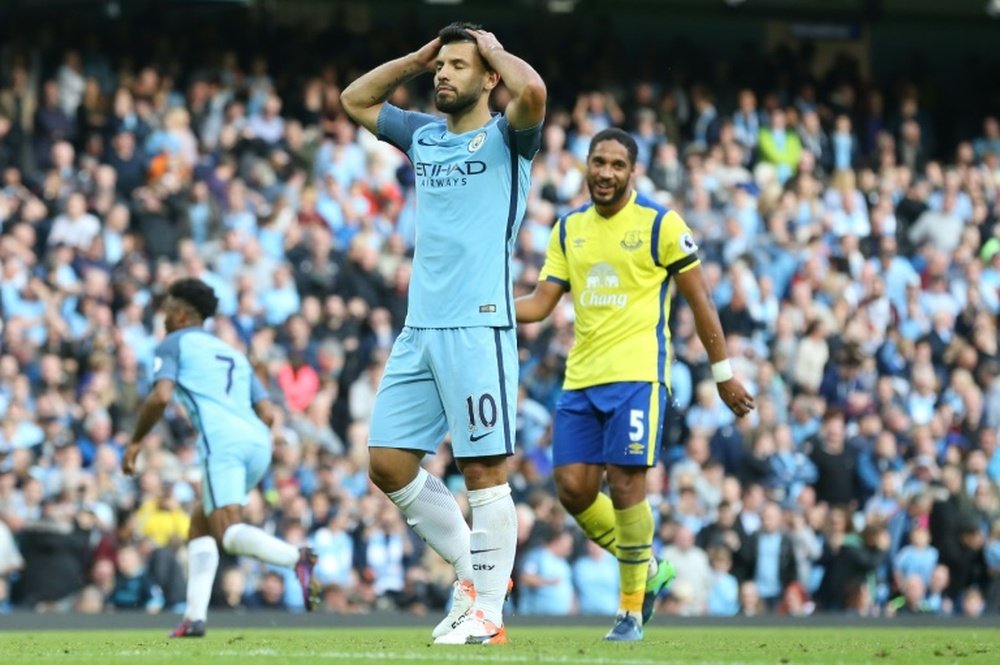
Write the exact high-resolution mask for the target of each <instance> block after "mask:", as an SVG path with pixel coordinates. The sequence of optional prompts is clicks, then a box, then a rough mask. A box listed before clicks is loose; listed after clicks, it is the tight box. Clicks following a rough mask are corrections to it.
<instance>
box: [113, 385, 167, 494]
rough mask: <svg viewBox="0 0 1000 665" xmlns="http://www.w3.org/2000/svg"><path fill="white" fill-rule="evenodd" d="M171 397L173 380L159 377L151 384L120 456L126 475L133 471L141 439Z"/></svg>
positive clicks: (160, 415) (151, 427) (161, 414)
mask: <svg viewBox="0 0 1000 665" xmlns="http://www.w3.org/2000/svg"><path fill="white" fill-rule="evenodd" d="M173 397H174V382H173V381H171V380H170V379H160V380H159V381H157V382H156V384H154V385H153V391H152V392H151V393H149V396H148V397H146V401H144V402H143V403H142V406H141V407H140V408H139V420H138V421H137V422H136V424H135V431H134V432H133V433H132V438H131V439H130V440H129V443H128V446H127V447H126V448H125V454H124V455H123V456H122V471H123V472H124V473H125V474H126V475H129V476H130V475H132V474H133V473H135V459H136V457H138V456H139V450H141V448H142V440H143V439H144V438H146V435H147V434H149V432H150V430H152V429H153V427H154V426H155V425H156V423H158V422H159V421H160V418H162V417H163V412H164V411H165V410H166V408H167V405H168V404H170V400H171V399H173Z"/></svg>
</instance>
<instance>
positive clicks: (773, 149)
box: [757, 109, 802, 183]
mask: <svg viewBox="0 0 1000 665" xmlns="http://www.w3.org/2000/svg"><path fill="white" fill-rule="evenodd" d="M770 120H771V121H770V126H769V127H762V128H761V130H760V134H759V136H758V139H757V140H758V142H759V144H760V155H761V160H762V161H764V162H766V163H768V164H773V165H774V167H775V168H776V169H777V175H778V180H779V181H780V182H782V183H784V182H785V181H786V180H788V179H789V178H791V177H792V176H794V175H795V173H796V171H797V169H798V165H799V154H800V153H801V152H802V144H801V142H800V141H799V137H798V135H797V134H796V133H795V132H794V131H792V130H789V129H787V127H786V124H785V122H786V119H785V112H784V111H783V110H781V109H775V110H774V111H772V112H771V119H770Z"/></svg>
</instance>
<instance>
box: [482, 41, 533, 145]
mask: <svg viewBox="0 0 1000 665" xmlns="http://www.w3.org/2000/svg"><path fill="white" fill-rule="evenodd" d="M469 34H471V35H472V36H473V37H475V38H476V45H477V46H478V47H479V53H480V54H481V55H482V56H483V59H484V60H486V62H487V63H488V64H489V66H490V67H491V68H492V69H493V71H495V72H496V73H497V74H499V75H500V80H501V81H503V84H504V85H505V86H507V89H508V90H509V91H510V95H511V101H510V104H509V105H508V106H507V109H506V111H505V115H506V116H507V121H508V122H509V123H510V126H511V127H513V128H514V129H528V128H529V127H534V126H536V125H537V124H538V123H540V122H541V121H542V119H543V118H544V117H545V99H546V96H547V94H548V93H547V92H546V90H545V81H543V80H542V77H541V76H539V75H538V72H536V71H535V69H534V68H533V67H532V66H531V65H529V64H528V63H527V62H525V61H524V60H522V59H521V58H519V57H517V56H516V55H513V54H512V53H509V52H507V51H505V50H504V48H503V45H502V44H501V43H500V42H499V41H498V40H497V38H496V36H495V35H494V34H493V33H492V32H487V31H485V30H469Z"/></svg>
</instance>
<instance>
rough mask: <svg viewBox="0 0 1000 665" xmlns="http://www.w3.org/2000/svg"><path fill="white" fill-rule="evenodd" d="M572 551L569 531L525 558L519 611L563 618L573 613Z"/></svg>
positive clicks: (553, 536) (552, 535)
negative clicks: (570, 563) (568, 561)
mask: <svg viewBox="0 0 1000 665" xmlns="http://www.w3.org/2000/svg"><path fill="white" fill-rule="evenodd" d="M572 548H573V538H572V536H571V535H570V534H569V532H567V531H563V530H556V531H552V532H551V533H550V534H549V535H548V537H547V538H546V541H545V545H544V546H542V547H537V548H535V549H534V550H532V551H530V552H528V553H527V554H526V555H525V557H524V562H523V563H522V565H521V575H520V583H521V595H520V602H519V604H518V611H519V612H521V613H522V614H554V615H563V614H570V613H571V612H572V611H573V609H574V606H575V603H576V599H575V597H574V593H573V571H572V569H571V568H570V565H569V564H568V563H567V562H566V558H567V557H568V556H569V555H570V552H572ZM615 574H616V575H617V571H616V572H615ZM616 609H617V608H616Z"/></svg>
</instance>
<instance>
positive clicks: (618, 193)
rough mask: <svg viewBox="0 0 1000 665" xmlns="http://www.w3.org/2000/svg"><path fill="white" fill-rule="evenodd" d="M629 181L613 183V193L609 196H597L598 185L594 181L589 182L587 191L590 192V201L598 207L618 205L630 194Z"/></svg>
mask: <svg viewBox="0 0 1000 665" xmlns="http://www.w3.org/2000/svg"><path fill="white" fill-rule="evenodd" d="M628 184H629V181H628V180H626V181H625V182H622V183H612V185H611V191H610V192H609V193H607V194H597V193H596V192H595V191H594V190H595V187H596V183H595V181H593V180H590V179H588V180H587V189H588V190H590V199H591V200H592V201H593V202H594V203H596V204H598V205H612V204H614V203H618V202H619V201H621V200H622V199H623V198H625V195H626V194H627V193H628Z"/></svg>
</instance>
